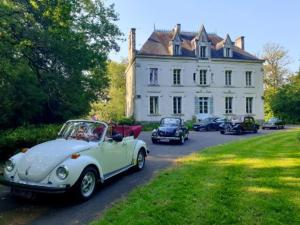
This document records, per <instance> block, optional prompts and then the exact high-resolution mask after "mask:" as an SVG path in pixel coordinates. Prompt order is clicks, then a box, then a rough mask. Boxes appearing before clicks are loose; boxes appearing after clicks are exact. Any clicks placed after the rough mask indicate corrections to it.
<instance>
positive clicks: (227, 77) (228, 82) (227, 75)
mask: <svg viewBox="0 0 300 225" xmlns="http://www.w3.org/2000/svg"><path fill="white" fill-rule="evenodd" d="M231 73H232V71H231V70H226V71H225V85H226V86H231Z"/></svg>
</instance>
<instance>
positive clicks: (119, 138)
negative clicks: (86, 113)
mask: <svg viewBox="0 0 300 225" xmlns="http://www.w3.org/2000/svg"><path fill="white" fill-rule="evenodd" d="M112 139H113V140H114V141H115V142H121V141H123V135H122V134H115V135H113V136H112Z"/></svg>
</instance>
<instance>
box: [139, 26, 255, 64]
mask: <svg viewBox="0 0 300 225" xmlns="http://www.w3.org/2000/svg"><path fill="white" fill-rule="evenodd" d="M197 34H198V33H196V32H181V33H180V38H181V39H182V44H181V47H182V48H181V51H182V54H181V56H174V57H191V58H196V55H195V49H194V48H195V43H194V39H195V37H196V36H197ZM173 37H174V32H173V31H158V30H155V31H153V32H152V34H151V36H150V37H149V38H148V40H147V41H146V42H145V43H144V45H143V46H142V48H141V49H140V50H139V51H138V52H137V54H138V55H146V56H173V55H172V54H171V52H170V50H169V44H170V41H172V38H173ZM208 41H209V42H211V58H213V59H214V58H215V59H222V58H225V57H224V55H223V48H220V47H219V46H220V45H221V46H222V43H221V42H224V41H225V40H224V39H223V38H221V37H220V36H218V35H216V34H209V33H208ZM218 43H219V44H218ZM217 44H218V45H217ZM232 52H233V57H232V58H230V59H237V60H250V61H251V60H253V61H258V60H261V59H259V58H257V57H255V56H254V55H252V54H250V53H248V52H246V51H245V50H242V49H240V48H238V47H237V46H235V45H233V46H232Z"/></svg>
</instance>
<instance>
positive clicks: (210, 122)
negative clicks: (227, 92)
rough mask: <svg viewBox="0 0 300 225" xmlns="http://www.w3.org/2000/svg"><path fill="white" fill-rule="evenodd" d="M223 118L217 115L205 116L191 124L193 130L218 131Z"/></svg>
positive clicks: (223, 120)
mask: <svg viewBox="0 0 300 225" xmlns="http://www.w3.org/2000/svg"><path fill="white" fill-rule="evenodd" d="M224 122H225V119H222V118H219V117H207V118H205V119H203V120H201V121H199V122H198V123H196V124H194V125H193V129H194V130H195V131H211V130H215V131H218V130H219V129H220V124H222V123H224Z"/></svg>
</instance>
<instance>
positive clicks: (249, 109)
mask: <svg viewBox="0 0 300 225" xmlns="http://www.w3.org/2000/svg"><path fill="white" fill-rule="evenodd" d="M246 113H247V114H252V113H253V97H246Z"/></svg>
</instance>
